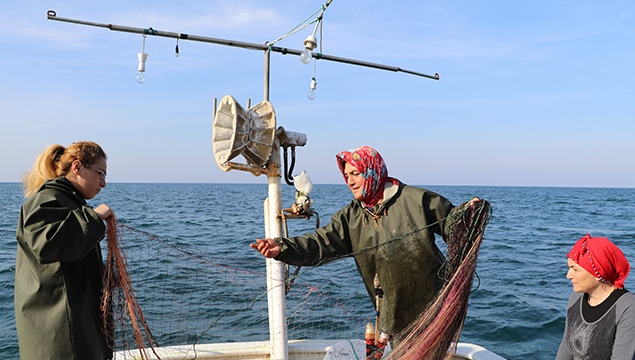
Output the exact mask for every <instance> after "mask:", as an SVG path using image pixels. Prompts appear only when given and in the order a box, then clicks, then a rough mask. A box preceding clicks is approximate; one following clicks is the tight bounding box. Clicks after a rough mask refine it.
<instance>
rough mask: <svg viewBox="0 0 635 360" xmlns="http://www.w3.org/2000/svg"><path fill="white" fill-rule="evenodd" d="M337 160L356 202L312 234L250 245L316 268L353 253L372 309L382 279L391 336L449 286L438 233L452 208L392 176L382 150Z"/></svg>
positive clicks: (383, 322) (383, 319)
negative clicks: (441, 273) (445, 284)
mask: <svg viewBox="0 0 635 360" xmlns="http://www.w3.org/2000/svg"><path fill="white" fill-rule="evenodd" d="M336 160H337V164H338V166H339V169H340V171H341V172H342V176H343V177H344V180H345V181H346V184H347V186H348V187H349V189H350V190H351V192H352V193H353V198H354V199H353V200H352V201H351V202H350V203H349V204H348V205H347V206H345V207H344V208H343V209H341V210H339V211H338V212H337V213H335V214H334V215H333V216H332V217H331V221H330V223H328V224H327V225H326V226H324V227H321V228H319V229H317V230H316V231H315V232H314V233H312V234H306V235H303V236H296V237H292V238H276V239H257V240H256V243H254V244H251V247H252V248H254V249H256V250H258V251H259V252H260V253H261V254H263V255H264V256H266V257H268V258H275V259H276V260H280V261H282V262H285V263H287V264H291V265H318V264H323V263H324V262H326V261H328V260H331V259H335V258H338V257H342V256H349V255H352V254H354V258H355V262H356V265H357V269H358V271H359V273H360V275H361V277H362V279H363V280H364V284H365V285H366V290H367V291H368V295H369V297H370V300H371V301H372V302H373V306H375V295H376V294H375V283H374V279H375V274H377V276H378V280H379V283H380V285H381V288H382V291H383V300H382V304H381V311H380V318H379V321H378V323H379V327H380V330H381V331H382V332H383V333H384V334H385V336H386V337H390V336H393V335H397V334H399V332H401V331H402V330H404V329H405V328H406V327H407V326H408V325H409V324H410V323H411V322H412V321H414V320H415V319H417V317H418V315H420V313H421V312H422V311H423V310H425V308H426V307H427V305H428V304H429V303H430V302H431V301H432V300H433V299H434V297H435V295H436V293H437V290H438V289H439V288H440V287H441V285H442V284H443V282H442V280H441V279H440V278H439V275H438V273H439V270H440V268H441V265H442V264H443V260H444V258H443V255H442V253H441V251H440V250H439V248H438V247H437V245H436V244H435V234H438V235H440V236H442V237H444V238H445V236H446V234H447V230H446V228H445V225H446V221H445V219H446V218H447V217H448V216H449V215H450V213H451V212H452V211H453V208H454V206H453V205H452V203H450V201H449V200H447V199H446V198H444V197H442V196H441V195H439V194H436V193H434V192H432V191H428V190H425V189H421V188H417V187H412V186H407V185H405V184H404V183H402V182H400V181H399V180H397V179H394V178H391V177H388V170H387V168H386V165H385V164H384V161H383V159H382V157H381V155H380V154H379V153H378V152H377V151H376V150H375V149H373V148H371V147H368V146H362V147H359V148H357V149H353V150H348V151H342V152H340V153H339V154H337V156H336ZM475 201H478V199H476V198H475V199H473V200H472V203H473V202H475ZM394 240H398V241H394ZM380 244H382V246H378V245H380Z"/></svg>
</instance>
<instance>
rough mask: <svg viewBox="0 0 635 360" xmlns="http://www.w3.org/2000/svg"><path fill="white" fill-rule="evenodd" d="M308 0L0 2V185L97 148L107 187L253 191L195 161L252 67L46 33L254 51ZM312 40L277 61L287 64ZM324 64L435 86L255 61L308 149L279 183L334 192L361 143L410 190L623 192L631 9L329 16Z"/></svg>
mask: <svg viewBox="0 0 635 360" xmlns="http://www.w3.org/2000/svg"><path fill="white" fill-rule="evenodd" d="M323 3H324V1H315V0H294V1H279V0H272V1H266V2H265V1H243V0H237V1H230V2H228V1H197V0H189V1H186V0H184V1H160V0H159V1H101V2H86V1H66V0H65V1H55V0H51V1H46V2H43V1H33V0H26V1H12V2H5V3H4V4H3V5H1V6H0V8H1V11H0V31H1V32H2V33H3V34H4V36H3V37H2V39H1V40H0V46H1V47H2V49H3V55H2V56H1V57H0V84H1V85H0V95H1V100H0V101H1V103H2V109H3V111H2V114H1V115H0V128H1V130H0V153H2V154H3V155H2V160H3V165H2V167H1V168H2V170H1V171H0V181H3V182H4V181H20V178H21V176H22V174H23V173H24V172H25V171H27V170H28V169H29V168H30V166H31V164H32V162H33V160H34V159H35V157H36V156H37V155H38V154H39V153H40V152H41V151H42V150H43V149H44V148H46V146H48V145H49V144H53V143H60V144H63V145H68V144H70V143H72V142H73V141H78V140H93V141H96V142H98V143H100V144H101V145H102V146H103V147H104V149H105V151H106V152H107V154H108V155H109V162H108V180H109V181H112V182H213V183H231V182H256V183H257V182H263V183H266V179H265V178H264V177H260V178H257V177H254V176H253V175H251V174H249V173H244V172H240V171H230V172H223V171H222V170H220V168H219V167H218V166H217V165H216V163H215V161H214V157H213V154H212V150H211V149H212V145H211V128H212V116H213V114H212V112H213V105H212V104H213V99H214V98H218V99H220V98H222V97H223V96H225V95H227V94H230V95H232V96H234V97H235V98H236V99H237V100H238V101H239V102H240V103H241V104H243V105H246V103H247V100H248V99H251V101H252V104H255V103H257V102H259V101H261V100H262V97H263V59H264V56H263V52H260V51H254V50H246V49H241V48H234V47H228V46H222V45H215V44H208V43H200V42H192V41H185V40H180V41H179V48H180V56H179V57H178V58H177V57H176V56H175V55H174V47H175V44H176V41H175V39H167V38H162V37H152V36H148V37H147V39H146V44H145V52H146V53H148V54H149V57H148V60H147V63H146V78H147V80H146V83H145V84H143V85H139V84H137V82H136V81H135V75H136V71H137V53H138V52H140V51H141V47H142V36H141V35H139V34H131V33H124V32H115V31H110V30H107V29H104V28H97V27H91V26H84V25H76V24H68V23H63V22H59V21H51V20H47V18H46V13H47V10H55V11H56V13H57V16H58V17H64V18H71V19H77V20H85V21H92V22H97V23H105V24H108V23H111V24H115V25H122V26H130V27H136V28H150V27H152V28H154V29H156V30H161V31H170V32H176V33H187V34H192V35H200V36H206V37H214V38H221V39H228V40H238V41H244V42H250V43H257V44H261V43H265V42H267V41H271V40H274V39H277V38H279V37H281V36H283V35H285V34H287V33H288V32H289V31H291V30H292V29H293V28H295V27H296V26H297V25H298V24H300V23H302V22H303V21H304V20H305V19H307V17H309V16H310V15H311V14H313V13H314V12H316V11H317V10H319V9H320V7H321V6H322V4H323ZM312 30H313V25H311V26H309V27H307V28H306V29H304V30H302V31H300V32H298V33H296V34H293V35H290V36H288V37H286V38H284V39H283V40H281V41H280V42H279V43H278V45H279V46H283V47H288V48H293V49H298V50H301V48H302V42H303V40H304V38H306V36H308V35H309V34H310V33H311V32H312ZM317 35H318V42H321V44H322V52H323V53H324V54H328V55H334V56H340V57H346V58H351V59H356V60H363V61H369V62H374V63H379V64H385V65H393V66H398V67H402V68H404V69H408V70H413V71H418V72H422V73H427V74H434V73H439V74H440V80H439V81H434V80H429V79H426V78H421V77H416V76H413V75H408V74H404V73H393V72H387V71H382V70H376V69H370V68H365V67H359V66H353V65H345V64H340V63H334V62H328V61H318V62H317V63H316V64H315V70H316V78H317V82H318V85H317V91H316V93H317V97H316V99H315V100H312V101H311V100H308V99H307V97H306V93H307V91H308V90H309V84H310V80H311V77H312V76H313V71H314V64H313V63H312V64H310V65H304V64H302V63H301V62H300V60H299V58H298V57H297V56H291V55H286V56H284V55H281V54H278V53H273V54H272V55H271V88H270V91H271V93H270V101H271V103H272V104H273V107H274V109H275V111H276V116H277V124H278V126H283V127H284V128H285V129H287V130H290V131H295V132H300V133H304V134H306V135H307V138H308V142H307V145H306V146H305V147H303V148H298V149H297V159H296V172H298V171H300V170H302V169H304V170H307V172H308V173H309V175H310V176H311V179H312V180H313V182H314V183H340V182H341V181H342V178H341V175H340V174H339V171H338V169H337V166H336V163H335V160H334V159H335V154H336V153H337V152H339V151H340V150H344V149H349V148H353V147H357V146H359V145H369V146H372V147H375V148H376V149H377V150H379V151H380V153H381V154H382V155H383V157H384V159H385V160H386V163H387V165H388V171H389V175H391V176H394V177H397V178H399V179H401V180H402V181H404V182H406V183H409V184H419V185H426V184H429V185H501V186H591V187H596V186H600V187H635V162H634V160H633V158H634V156H635V121H634V120H635V116H634V114H635V90H634V89H635V3H634V2H632V1H610V2H598V1H586V0H582V1H578V0H575V1H574V0H570V1H562V0H549V1H547V0H545V1H540V0H536V1H509V0H504V1H503V0H501V1H390V2H389V1H368V0H366V1H362V0H334V1H333V2H332V3H331V5H330V6H329V7H328V8H327V10H326V12H325V14H324V21H323V26H322V32H321V33H320V32H318V34H317Z"/></svg>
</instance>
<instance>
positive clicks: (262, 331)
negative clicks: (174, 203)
mask: <svg viewBox="0 0 635 360" xmlns="http://www.w3.org/2000/svg"><path fill="white" fill-rule="evenodd" d="M307 223H310V222H307ZM312 226H313V225H312V224H310V225H309V228H311V227H312ZM111 229H112V230H111ZM291 229H292V230H293V226H291ZM114 230H116V231H114ZM108 231H109V232H108V235H109V236H108V252H109V254H108V255H107V257H108V263H107V265H108V269H107V271H106V277H105V290H104V295H105V296H104V297H103V302H102V304H103V307H102V309H103V310H104V311H105V312H104V316H105V317H106V319H107V320H108V323H109V324H110V325H111V326H110V329H108V331H109V334H110V335H109V337H110V340H111V342H112V344H113V347H114V350H115V356H114V357H115V359H159V358H160V359H201V358H205V356H204V355H205V354H211V353H212V351H209V350H207V347H206V345H208V344H215V345H217V346H215V347H214V351H213V352H214V353H222V352H223V351H225V350H228V349H230V348H231V347H232V344H234V343H241V347H242V348H243V349H247V348H249V347H252V348H253V349H254V351H256V350H261V349H260V348H261V347H262V346H263V345H262V344H261V342H266V341H269V323H268V306H267V288H266V276H267V272H266V267H265V261H264V258H263V257H262V256H261V255H260V254H258V253H257V252H255V251H253V250H251V249H250V248H249V247H248V243H245V244H244V245H243V246H241V247H240V248H241V249H242V251H239V252H236V251H231V250H227V249H225V250H224V249H223V247H222V246H221V247H217V248H216V250H214V252H210V251H209V247H203V246H200V245H193V244H192V243H191V242H187V241H183V240H175V239H172V238H165V237H161V236H157V235H154V234H150V233H148V232H145V231H143V230H140V229H136V228H133V227H131V226H129V225H126V224H123V223H121V222H117V221H111V222H109V229H108ZM236 236H240V235H236ZM210 241H212V240H211V239H210ZM214 241H217V242H222V241H223V240H220V239H216V240H214ZM333 265H334V266H329V267H321V268H303V269H302V271H301V272H299V273H298V272H296V275H295V276H294V277H293V278H294V279H295V281H293V282H291V281H289V288H288V290H289V291H288V294H287V333H288V338H289V339H294V340H321V339H332V338H333V336H336V337H337V338H342V339H350V338H358V337H359V336H360V333H361V334H363V326H364V324H365V323H366V322H368V321H369V320H371V317H372V315H373V310H372V307H370V306H361V307H360V306H359V303H360V300H361V302H362V303H363V304H364V305H367V304H366V303H365V300H366V294H365V292H364V290H363V287H362V285H361V284H359V279H358V278H357V274H356V270H355V265H354V262H353V261H352V259H343V261H340V262H338V263H337V264H333ZM333 271H335V272H338V273H341V274H342V276H338V277H337V279H334V278H333V276H332V272H333ZM342 282H344V283H350V284H351V286H349V287H342ZM356 288H357V289H356ZM360 328H361V329H362V330H361V332H360ZM225 344H227V346H226V348H224V347H223V346H224V345H225ZM267 350H268V348H267Z"/></svg>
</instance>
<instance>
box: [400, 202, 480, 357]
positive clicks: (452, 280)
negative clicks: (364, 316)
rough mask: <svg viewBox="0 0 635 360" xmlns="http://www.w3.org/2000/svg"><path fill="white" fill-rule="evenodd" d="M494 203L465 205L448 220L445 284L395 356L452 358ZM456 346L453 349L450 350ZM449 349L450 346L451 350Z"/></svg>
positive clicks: (408, 330)
mask: <svg viewBox="0 0 635 360" xmlns="http://www.w3.org/2000/svg"><path fill="white" fill-rule="evenodd" d="M491 210H492V209H491V205H490V204H489V202H487V201H484V200H482V201H480V202H477V203H476V204H474V205H473V206H469V205H463V206H462V208H461V209H459V210H458V211H456V212H454V213H453V214H452V216H451V217H450V218H449V219H448V220H447V221H448V223H449V226H450V233H449V234H448V239H447V243H448V249H447V256H446V265H445V271H444V276H443V279H444V285H443V287H442V288H441V290H440V291H439V293H438V295H437V297H436V299H435V300H434V302H433V303H432V304H430V305H429V306H428V308H427V309H426V311H425V312H424V313H423V314H422V315H421V316H420V318H419V320H418V321H416V322H414V323H413V324H411V325H410V327H409V328H408V329H407V330H405V331H404V332H405V336H404V337H403V338H402V341H401V342H400V344H399V346H397V348H395V349H394V350H393V351H392V352H391V353H390V358H391V359H422V360H437V359H451V358H452V356H453V354H454V352H455V348H456V344H457V343H458V340H459V336H460V335H461V329H462V327H463V323H464V321H465V317H466V314H467V307H468V298H469V296H470V292H471V291H472V281H473V279H474V275H475V274H476V263H477V257H478V253H479V250H480V246H481V242H482V241H483V233H484V231H485V227H486V226H487V223H488V222H489V219H490V216H491ZM450 348H452V349H450ZM448 349H450V350H449V351H448Z"/></svg>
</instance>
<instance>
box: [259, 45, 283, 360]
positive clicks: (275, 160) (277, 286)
mask: <svg viewBox="0 0 635 360" xmlns="http://www.w3.org/2000/svg"><path fill="white" fill-rule="evenodd" d="M270 60H271V53H270V51H269V50H266V51H265V66H264V73H265V74H264V76H265V78H264V100H265V101H269V70H270ZM268 167H269V174H268V175H267V182H268V184H269V185H268V188H269V197H268V201H267V209H268V214H267V215H266V216H267V217H268V219H267V223H268V226H269V229H268V232H267V233H268V234H269V237H270V238H276V237H281V236H282V219H281V217H280V214H281V213H282V193H281V191H280V183H281V182H280V143H279V141H278V140H277V139H276V140H274V143H273V151H272V152H271V157H270V163H269V165H268ZM284 270H285V269H284V264H283V263H282V262H280V261H277V260H273V259H267V276H268V278H267V300H268V302H269V331H270V333H269V341H270V346H271V359H274V360H287V359H288V358H289V346H288V339H287V298H286V295H285V291H284V290H285V287H284V280H285V279H284V278H285V271H284Z"/></svg>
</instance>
